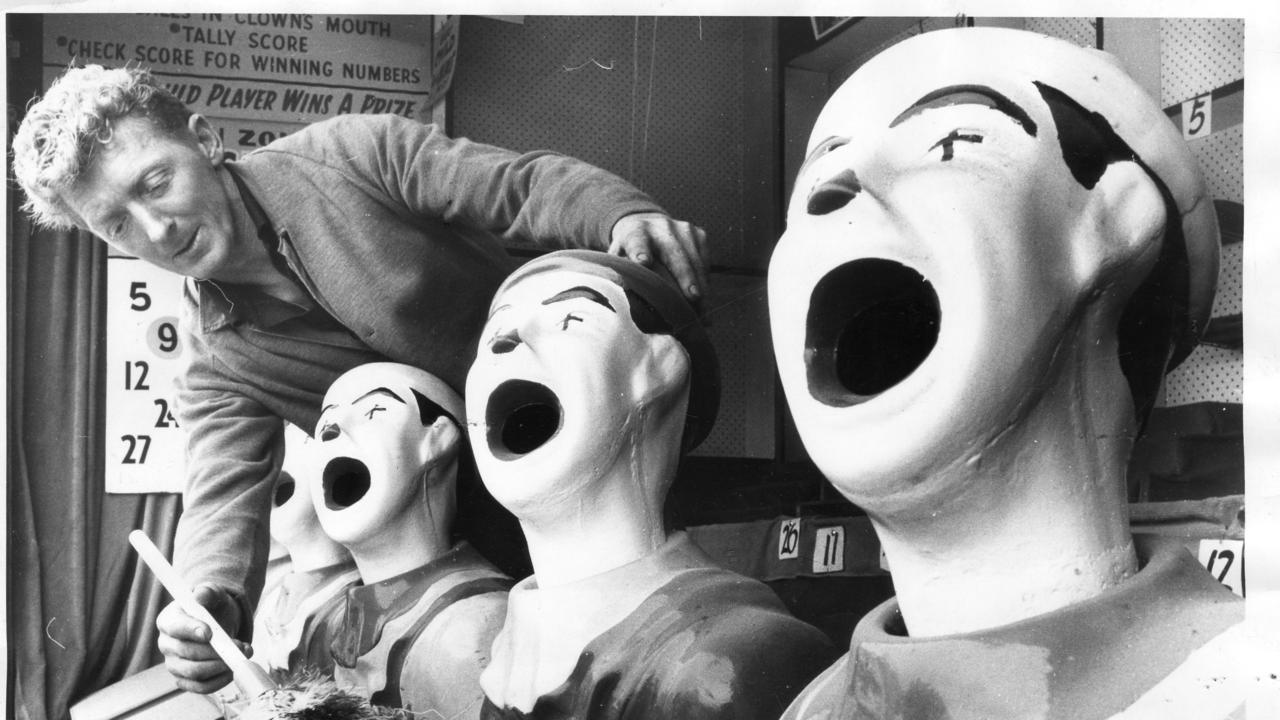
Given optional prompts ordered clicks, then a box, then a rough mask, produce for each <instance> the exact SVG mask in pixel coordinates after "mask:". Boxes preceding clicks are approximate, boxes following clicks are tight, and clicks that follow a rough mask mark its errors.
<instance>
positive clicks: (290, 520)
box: [270, 423, 347, 571]
mask: <svg viewBox="0 0 1280 720" xmlns="http://www.w3.org/2000/svg"><path fill="white" fill-rule="evenodd" d="M284 447H285V450H284V463H283V464H282V465H281V467H280V474H279V476H278V477H277V478H276V487H275V493H274V494H273V495H272V499H271V524H270V530H271V538H272V539H273V540H275V541H276V542H278V543H280V544H281V545H283V546H284V547H285V549H286V550H288V551H289V555H290V557H291V558H292V559H293V567H294V569H295V570H302V571H305V570H314V569H316V568H318V567H324V566H326V565H331V564H334V563H336V562H341V561H342V560H344V559H346V557H347V551H346V550H345V549H344V548H343V547H342V546H341V545H339V544H338V543H336V542H335V541H334V540H333V539H331V538H330V537H329V536H328V535H326V534H325V532H324V528H322V527H321V526H320V520H319V518H317V517H316V509H315V505H314V504H313V503H312V502H311V491H312V483H311V479H312V478H313V477H314V476H315V475H316V474H318V473H319V470H320V469H319V468H318V467H317V466H316V462H315V460H316V458H315V450H316V445H315V442H314V441H313V440H312V439H311V436H310V435H308V434H307V433H306V431H304V430H303V429H302V428H300V427H298V426H296V425H292V424H288V423H286V424H285V427H284Z"/></svg>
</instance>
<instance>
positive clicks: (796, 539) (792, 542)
mask: <svg viewBox="0 0 1280 720" xmlns="http://www.w3.org/2000/svg"><path fill="white" fill-rule="evenodd" d="M798 557H800V518H791V519H790V520H786V521H784V522H783V523H782V524H781V525H779V526H778V559H779V560H793V559H795V558H798Z"/></svg>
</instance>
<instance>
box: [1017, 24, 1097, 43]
mask: <svg viewBox="0 0 1280 720" xmlns="http://www.w3.org/2000/svg"><path fill="white" fill-rule="evenodd" d="M1026 28H1027V29H1028V30H1030V31H1031V32H1037V33H1040V34H1041V35H1049V36H1051V37H1056V38H1059V39H1061V40H1066V41H1067V42H1069V43H1071V44H1072V45H1079V46H1080V47H1091V48H1096V47H1097V46H1098V27H1097V24H1096V20H1094V18H1087V17H1086V18H1027V25H1026Z"/></svg>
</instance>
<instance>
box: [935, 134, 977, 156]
mask: <svg viewBox="0 0 1280 720" xmlns="http://www.w3.org/2000/svg"><path fill="white" fill-rule="evenodd" d="M957 142H969V143H980V142H982V135H979V134H978V133H976V132H974V131H972V130H952V131H951V133H950V134H949V135H947V136H946V137H944V138H942V139H941V140H939V141H938V142H936V143H934V144H933V145H932V146H930V148H929V152H933V151H934V150H935V149H937V148H939V147H940V148H942V161H943V162H946V161H948V160H950V159H952V158H953V157H955V152H956V150H955V147H956V143H957Z"/></svg>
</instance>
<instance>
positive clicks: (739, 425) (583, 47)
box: [450, 16, 775, 458]
mask: <svg viewBox="0 0 1280 720" xmlns="http://www.w3.org/2000/svg"><path fill="white" fill-rule="evenodd" d="M745 22H747V21H745V20H743V19H741V18H716V17H704V18H697V17H660V18H653V17H643V18H635V17H626V16H609V17H590V16H581V17H579V16H573V17H563V16H561V17H556V16H526V17H525V18H524V22H523V24H514V23H505V22H500V21H497V20H491V19H487V18H477V17H473V16H464V17H463V18H462V25H461V29H460V34H459V45H458V63H457V69H456V70H455V74H454V83H453V92H452V94H451V96H450V113H451V115H452V118H451V130H452V132H453V134H454V135H457V136H465V137H469V138H471V139H473V140H478V141H482V142H488V143H492V144H495V145H499V146H502V147H508V148H512V149H515V150H536V149H549V150H554V151H557V152H561V153H565V154H567V155H572V156H574V157H578V158H581V159H583V160H585V161H587V162H590V163H593V164H595V165H598V166H600V167H603V168H604V169H606V170H609V171H611V172H614V173H616V174H618V175H620V176H622V177H623V178H625V179H627V180H630V181H631V182H632V183H634V184H635V185H637V186H638V187H640V189H642V190H644V191H645V192H647V193H649V194H650V195H652V196H653V198H654V199H655V200H656V201H657V202H658V203H659V204H660V205H662V206H663V207H664V208H665V209H666V210H667V211H668V212H669V213H671V214H672V215H673V216H675V217H678V218H681V219H683V220H688V221H690V222H694V223H696V224H698V225H699V226H701V227H702V228H704V229H705V230H706V231H707V236H708V239H709V242H710V243H711V246H712V261H713V263H714V264H716V265H721V266H730V267H746V268H754V269H756V270H763V269H764V268H765V267H766V264H767V261H768V256H769V252H770V249H771V247H772V238H769V242H768V243H767V244H765V243H760V242H756V241H752V240H749V239H748V235H749V232H750V230H751V229H746V230H745V231H744V225H746V221H745V220H744V218H747V217H750V215H751V213H752V212H753V209H751V208H746V207H744V200H743V198H744V192H743V187H744V183H745V182H748V181H749V178H748V171H747V170H746V169H745V168H747V167H748V166H749V162H748V159H747V158H744V153H745V152H746V151H745V149H744V147H743V144H742V142H741V138H742V137H743V118H744V116H745V113H747V112H753V111H754V110H752V109H751V108H753V107H755V106H756V105H755V104H753V101H752V99H751V98H746V97H745V96H744V89H743V66H744V59H743V42H744V41H743V37H744V30H743V27H744V23H745ZM767 105H768V99H765V100H763V101H761V102H760V103H759V106H760V107H765V106H767ZM757 230H758V229H757ZM758 235H759V233H758V232H757V233H756V236H757V237H758ZM763 284H764V281H763V278H751V277H749V276H745V275H736V274H723V275H717V276H716V277H715V278H713V280H712V285H713V287H712V297H710V298H709V299H708V306H709V307H719V309H718V310H716V311H714V312H712V313H711V320H712V325H711V327H710V328H709V333H710V335H711V339H712V342H713V343H714V344H715V346H716V349H717V352H718V354H719V356H720V363H721V378H722V384H723V386H722V393H721V402H720V415H719V418H718V420H717V422H716V425H715V427H714V429H713V430H712V433H711V435H710V436H709V437H708V438H707V440H705V441H704V442H703V444H702V446H701V447H700V448H699V449H698V451H697V452H698V453H699V454H702V455H716V456H732V457H754V458H771V457H773V453H774V446H773V428H774V418H773V412H774V398H773V391H774V382H775V380H774V374H773V356H772V349H771V346H770V340H769V335H768V325H767V312H766V305H765V299H764V295H763ZM756 286H759V290H757V288H756Z"/></svg>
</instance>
